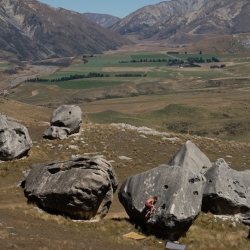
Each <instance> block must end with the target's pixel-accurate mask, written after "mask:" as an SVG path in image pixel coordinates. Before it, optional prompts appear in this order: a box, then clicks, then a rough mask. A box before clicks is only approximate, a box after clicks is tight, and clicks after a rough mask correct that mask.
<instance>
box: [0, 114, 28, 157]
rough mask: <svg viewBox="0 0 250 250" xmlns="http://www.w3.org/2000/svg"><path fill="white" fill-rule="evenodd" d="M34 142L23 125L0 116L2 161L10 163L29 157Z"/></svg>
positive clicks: (0, 154) (0, 151)
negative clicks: (9, 161)
mask: <svg viewBox="0 0 250 250" xmlns="http://www.w3.org/2000/svg"><path fill="white" fill-rule="evenodd" d="M31 147H32V141H31V139H30V136H29V133H28V130H27V128H26V127H25V126H23V125H22V124H19V123H17V122H13V121H8V120H7V119H6V117H5V116H2V115H1V116H0V160H2V161H8V160H13V159H18V158H22V157H24V156H27V155H28V152H29V150H30V148H31Z"/></svg>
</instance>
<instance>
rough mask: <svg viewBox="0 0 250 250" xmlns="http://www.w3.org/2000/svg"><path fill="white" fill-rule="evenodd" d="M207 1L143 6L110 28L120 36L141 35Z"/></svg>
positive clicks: (185, 0) (188, 0)
mask: <svg viewBox="0 0 250 250" xmlns="http://www.w3.org/2000/svg"><path fill="white" fill-rule="evenodd" d="M208 1H209V0H173V1H164V2H161V3H158V4H154V5H148V6H145V7H143V8H141V9H139V10H137V11H135V12H133V13H131V14H130V15H128V16H126V17H125V18H123V19H121V20H120V21H119V22H117V23H115V24H114V25H113V26H111V27H110V29H111V30H113V31H116V32H118V33H119V34H121V35H124V34H128V33H132V32H137V33H143V32H144V31H145V30H147V29H148V28H149V27H151V26H153V25H155V24H156V23H158V22H161V21H164V20H166V19H168V18H171V17H173V16H175V15H183V14H185V13H186V12H191V11H194V10H197V9H200V8H201V6H203V5H204V3H206V2H208Z"/></svg>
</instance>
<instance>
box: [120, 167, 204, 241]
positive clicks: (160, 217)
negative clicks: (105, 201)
mask: <svg viewBox="0 0 250 250" xmlns="http://www.w3.org/2000/svg"><path fill="white" fill-rule="evenodd" d="M204 184H205V178H204V176H203V175H201V174H197V173H194V172H193V171H191V170H189V169H185V168H183V167H179V166H168V165H161V166H159V167H157V168H154V169H152V170H150V171H147V172H144V173H141V174H137V175H134V176H131V177H130V178H128V179H127V180H126V181H125V182H124V183H123V184H122V186H121V188H120V190H119V194H118V196H119V200H120V202H121V203H122V205H123V206H124V208H125V210H126V212H127V214H128V215H129V217H130V219H131V220H132V221H134V222H136V223H138V224H141V225H142V226H143V227H145V228H146V229H147V230H150V232H151V233H155V234H161V235H162V236H164V237H167V238H169V239H171V240H176V239H178V238H179V237H180V236H182V235H183V234H185V233H186V232H187V230H188V229H189V227H190V226H191V225H192V223H193V222H194V220H195V219H196V218H197V216H198V215H199V213H200V211H201V202H202V196H203V188H204ZM149 197H157V198H158V200H157V202H156V204H155V208H156V209H155V211H154V212H153V213H152V214H151V215H150V217H149V218H146V217H145V215H146V212H147V208H146V207H145V202H146V200H147V199H148V198H149Z"/></svg>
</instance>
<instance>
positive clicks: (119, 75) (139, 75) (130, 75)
mask: <svg viewBox="0 0 250 250" xmlns="http://www.w3.org/2000/svg"><path fill="white" fill-rule="evenodd" d="M115 76H116V77H145V76H147V75H146V74H143V75H142V74H118V75H115Z"/></svg>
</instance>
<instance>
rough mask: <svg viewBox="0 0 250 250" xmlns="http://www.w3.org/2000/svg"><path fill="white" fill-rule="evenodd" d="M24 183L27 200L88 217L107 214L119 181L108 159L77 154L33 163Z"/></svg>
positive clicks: (70, 215) (49, 210)
mask: <svg viewBox="0 0 250 250" xmlns="http://www.w3.org/2000/svg"><path fill="white" fill-rule="evenodd" d="M22 186H23V187H24V193H25V196H26V197H27V198H28V202H30V203H35V204H36V205H37V206H39V207H40V208H42V209H44V210H46V211H48V212H52V213H59V214H63V215H66V216H69V217H70V218H72V219H83V220H88V219H91V218H93V217H95V216H98V217H99V218H103V217H105V216H106V215H107V213H108V211H109V207H110V205H111V203H112V200H113V194H114V192H115V190H116V189H117V186H118V182H117V178H116V174H115V172H114V170H113V168H112V166H111V164H110V163H109V162H107V161H106V160H104V159H102V158H98V157H93V158H88V157H78V158H76V159H74V160H69V161H62V162H51V163H43V164H34V165H32V166H31V171H30V173H29V175H28V176H27V177H26V178H25V180H24V181H23V184H22Z"/></svg>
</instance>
